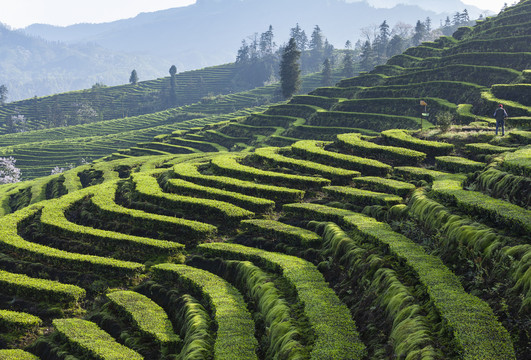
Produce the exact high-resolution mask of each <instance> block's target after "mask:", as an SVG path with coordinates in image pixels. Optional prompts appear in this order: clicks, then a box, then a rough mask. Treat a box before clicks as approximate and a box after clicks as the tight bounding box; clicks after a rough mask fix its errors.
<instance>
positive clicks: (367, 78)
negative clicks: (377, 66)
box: [337, 72, 388, 88]
mask: <svg viewBox="0 0 531 360" xmlns="http://www.w3.org/2000/svg"><path fill="white" fill-rule="evenodd" d="M387 78H388V76H385V75H383V74H377V73H372V72H371V73H369V74H367V73H364V74H360V75H358V76H355V77H352V78H348V79H344V80H341V81H340V82H338V83H337V87H340V88H346V87H353V86H374V85H379V84H383V83H385V81H386V80H387Z"/></svg>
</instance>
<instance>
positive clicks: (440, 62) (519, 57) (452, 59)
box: [420, 52, 531, 87]
mask: <svg viewBox="0 0 531 360" xmlns="http://www.w3.org/2000/svg"><path fill="white" fill-rule="evenodd" d="M530 62H531V53H530V52H525V53H522V52H515V53H510V52H482V53H481V55H480V56H478V53H475V52H465V53H460V54H455V55H450V56H445V57H442V58H437V57H435V58H429V59H424V61H422V63H420V66H422V67H429V68H435V67H438V66H447V65H452V64H468V65H477V66H498V67H504V68H510V69H514V70H518V71H522V70H525V69H527V67H528V66H529V63H530ZM493 86H494V87H495V86H498V85H493Z"/></svg>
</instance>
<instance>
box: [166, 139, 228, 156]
mask: <svg viewBox="0 0 531 360" xmlns="http://www.w3.org/2000/svg"><path fill="white" fill-rule="evenodd" d="M170 143H171V144H173V145H178V146H185V147H189V148H193V149H197V150H200V151H203V152H216V151H227V149H225V148H224V147H221V146H220V145H218V144H216V143H211V142H207V141H199V140H190V139H184V138H181V137H172V138H171V139H170Z"/></svg>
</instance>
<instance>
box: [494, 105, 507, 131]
mask: <svg viewBox="0 0 531 360" xmlns="http://www.w3.org/2000/svg"><path fill="white" fill-rule="evenodd" d="M507 116H508V115H507V111H505V109H504V108H503V105H502V104H500V105H499V106H498V108H497V109H496V111H495V112H494V118H495V119H496V135H498V129H499V128H500V126H501V131H502V136H504V135H505V118H507Z"/></svg>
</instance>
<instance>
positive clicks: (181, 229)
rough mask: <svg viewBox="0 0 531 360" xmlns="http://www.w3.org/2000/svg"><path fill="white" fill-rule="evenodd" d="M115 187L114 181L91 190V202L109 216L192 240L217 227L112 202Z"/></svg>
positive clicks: (211, 233) (200, 237)
mask: <svg viewBox="0 0 531 360" xmlns="http://www.w3.org/2000/svg"><path fill="white" fill-rule="evenodd" d="M116 187H117V183H116V182H109V183H104V184H101V185H99V186H98V187H97V188H94V189H93V190H92V191H93V193H94V196H93V197H92V198H91V201H92V203H93V204H94V205H95V206H96V207H97V208H98V210H99V211H101V212H103V213H104V214H105V215H106V216H108V217H109V218H113V219H116V218H117V219H120V220H121V221H124V222H129V223H134V224H135V225H138V226H141V227H142V228H144V229H147V230H157V231H163V232H166V233H171V234H176V235H179V236H182V237H186V239H192V240H200V239H207V238H210V237H213V236H214V234H216V232H217V228H216V227H215V226H214V225H210V224H206V223H202V222H199V221H193V220H187V219H181V218H176V217H172V216H163V215H158V214H152V213H147V212H144V211H141V210H135V209H129V208H126V207H123V206H120V205H118V204H116V203H115V202H114V200H115V195H116Z"/></svg>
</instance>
